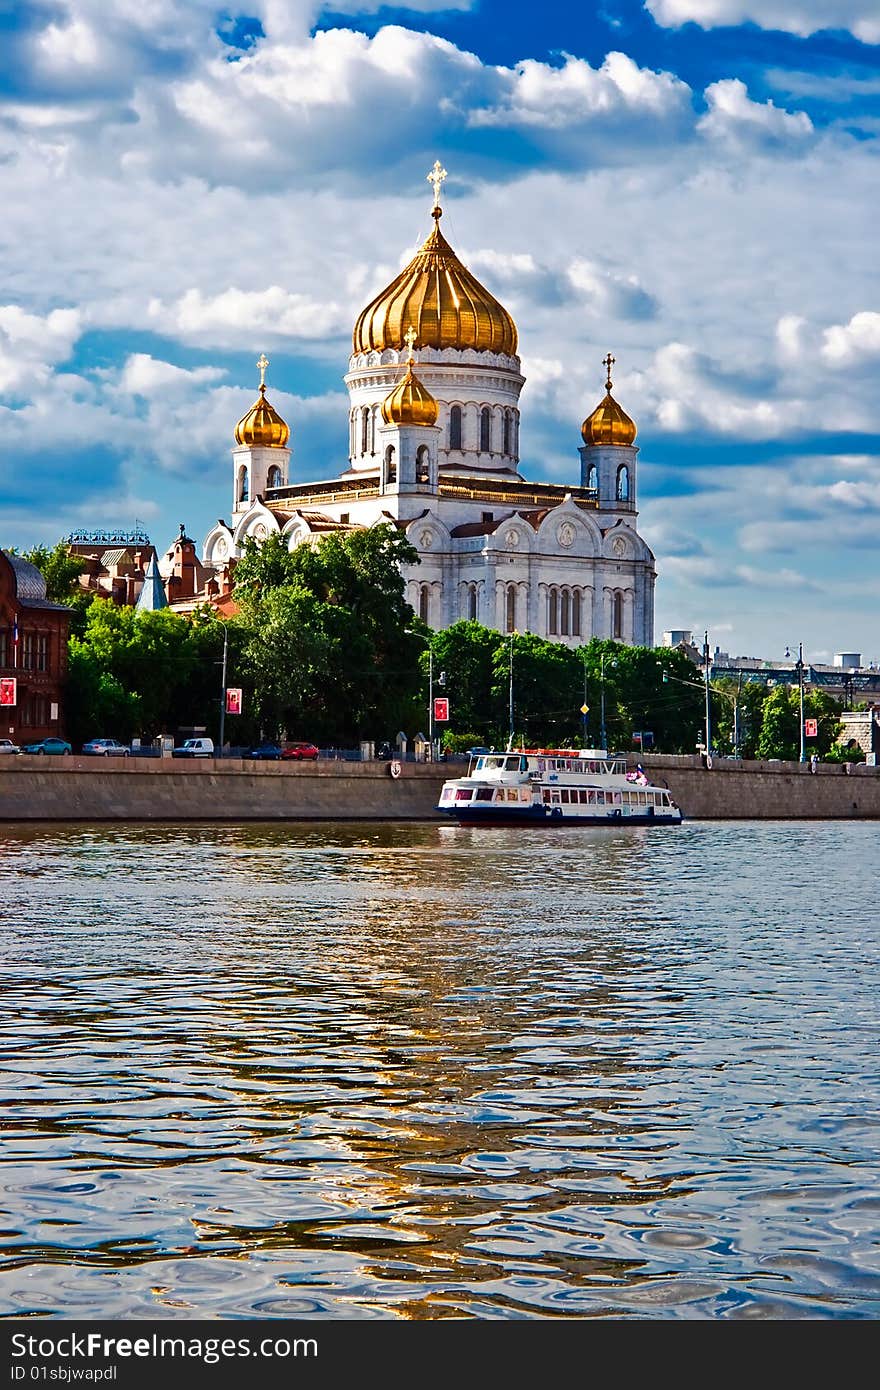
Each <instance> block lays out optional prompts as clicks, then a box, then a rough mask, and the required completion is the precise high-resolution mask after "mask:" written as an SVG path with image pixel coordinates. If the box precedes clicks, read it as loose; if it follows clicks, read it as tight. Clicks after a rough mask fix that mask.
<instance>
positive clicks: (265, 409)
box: [232, 353, 290, 521]
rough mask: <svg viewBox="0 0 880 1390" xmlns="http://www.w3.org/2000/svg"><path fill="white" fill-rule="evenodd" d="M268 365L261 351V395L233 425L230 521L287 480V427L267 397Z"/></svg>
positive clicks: (284, 484) (288, 436)
mask: <svg viewBox="0 0 880 1390" xmlns="http://www.w3.org/2000/svg"><path fill="white" fill-rule="evenodd" d="M268 365H269V359H268V357H266V355H265V353H263V354H262V355H261V357H260V360H259V362H258V363H257V366H258V367H259V369H260V394H259V396H258V397H257V399H256V400H255V401H254V403H253V405H252V406H251V408H250V410H249V411H248V413H247V415H243V416H242V418H241V419H240V420H239V422H238V424H237V425H236V427H235V443H236V447H235V448H234V449H233V451H232V461H233V467H232V516H233V521H234V520H235V519H236V518H238V517H240V516H242V515H243V514H244V513H245V512H246V511H247V510H248V509H249V507H250V506H251V504H252V503H253V502H255V501H256V499H257V498H258V497H262V496H264V495H265V493H266V492H268V491H271V490H272V489H273V488H277V487H286V486H287V484H288V481H289V468H290V450H289V449H288V447H287V441H288V440H289V438H290V427H289V426H288V425H287V423H286V422H285V421H284V420H282V418H281V416H280V415H279V414H278V412H277V410H276V409H275V407H274V406H273V405H270V403H269V401H267V400H266V368H267V367H268Z"/></svg>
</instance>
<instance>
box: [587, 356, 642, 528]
mask: <svg viewBox="0 0 880 1390" xmlns="http://www.w3.org/2000/svg"><path fill="white" fill-rule="evenodd" d="M614 362H615V359H614V358H613V357H612V356H611V353H610V352H609V353H608V355H607V357H605V358H604V360H603V363H602V365H603V366H604V368H605V370H606V374H607V375H606V380H605V395H604V396H603V398H602V400H601V401H600V402H599V404H598V405H597V406H596V409H595V410H594V411H593V413H592V415H588V416H587V418H586V420H585V421H584V423H583V425H582V426H581V434H582V436H583V440H584V442H583V445H582V446H581V448H580V450H579V453H580V456H581V487H585V488H589V489H591V490H592V491H594V492H595V493H596V496H597V499H598V503H599V511H600V512H601V513H605V514H606V515H607V514H608V513H609V512H614V513H616V514H617V517H618V518H621V517H624V516H631V517H635V515H636V512H637V508H636V458H637V457H638V452H639V451H638V449H637V448H636V447H635V443H634V440H635V437H636V426H635V423H634V421H632V420H631V419H630V418H629V416H628V415H627V413H626V411H625V410H621V408H620V406H619V405H618V404H617V401H616V400H615V399H614V397H613V396H612V394H611V387H612V384H613V383H612V381H611V368H612V367H613V366H614Z"/></svg>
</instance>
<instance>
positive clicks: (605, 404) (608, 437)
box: [581, 352, 637, 444]
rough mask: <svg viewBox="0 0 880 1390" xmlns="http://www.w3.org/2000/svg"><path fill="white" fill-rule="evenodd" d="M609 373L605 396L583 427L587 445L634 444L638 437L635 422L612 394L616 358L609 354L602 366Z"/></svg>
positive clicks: (582, 431)
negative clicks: (612, 370)
mask: <svg viewBox="0 0 880 1390" xmlns="http://www.w3.org/2000/svg"><path fill="white" fill-rule="evenodd" d="M602 365H603V366H604V367H605V368H606V369H607V372H608V376H607V379H606V381H605V395H604V396H603V397H602V399H601V401H600V402H599V404H598V405H597V406H596V409H595V410H594V411H593V413H592V415H588V416H587V418H586V420H585V421H584V423H583V424H582V425H581V434H582V435H583V437H584V443H585V444H632V443H633V442H634V441H635V437H636V433H637V430H636V426H635V421H634V420H631V419H630V417H629V416H628V415H627V413H626V411H625V410H622V409H621V408H620V406H619V405H618V404H617V401H616V400H615V399H614V397H613V396H612V394H611V387H612V385H613V382H612V380H611V368H612V366H613V365H614V358H613V357H612V356H611V353H610V352H609V354H608V356H607V357H606V358H605V359H604V362H603V364H602Z"/></svg>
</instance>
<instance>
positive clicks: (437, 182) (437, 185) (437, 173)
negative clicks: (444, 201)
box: [428, 159, 449, 208]
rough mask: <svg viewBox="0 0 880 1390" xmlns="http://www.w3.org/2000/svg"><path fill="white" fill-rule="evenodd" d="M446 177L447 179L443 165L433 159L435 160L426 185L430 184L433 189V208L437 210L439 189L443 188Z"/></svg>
mask: <svg viewBox="0 0 880 1390" xmlns="http://www.w3.org/2000/svg"><path fill="white" fill-rule="evenodd" d="M448 177H449V176H448V174H447V173H446V170H445V169H444V168H443V165H442V164H441V163H440V160H439V159H435V160H434V167H433V169H432V170H431V172H430V174H429V175H428V183H430V184H431V185H432V187H433V189H434V207H435V208H439V206H440V189H441V188H442V187H443V184H444V181H445V180H446V179H447V178H448Z"/></svg>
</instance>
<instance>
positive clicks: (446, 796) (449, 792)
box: [440, 787, 455, 801]
mask: <svg viewBox="0 0 880 1390" xmlns="http://www.w3.org/2000/svg"><path fill="white" fill-rule="evenodd" d="M454 795H455V789H454V788H453V787H444V788H443V795H442V796H441V797H440V800H441V801H451V800H452V798H453V796H454Z"/></svg>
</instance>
